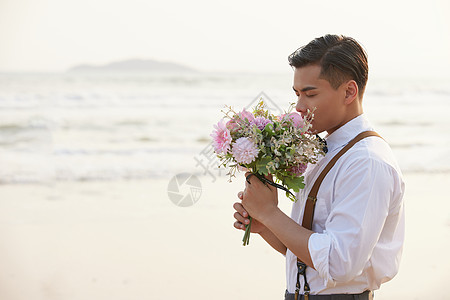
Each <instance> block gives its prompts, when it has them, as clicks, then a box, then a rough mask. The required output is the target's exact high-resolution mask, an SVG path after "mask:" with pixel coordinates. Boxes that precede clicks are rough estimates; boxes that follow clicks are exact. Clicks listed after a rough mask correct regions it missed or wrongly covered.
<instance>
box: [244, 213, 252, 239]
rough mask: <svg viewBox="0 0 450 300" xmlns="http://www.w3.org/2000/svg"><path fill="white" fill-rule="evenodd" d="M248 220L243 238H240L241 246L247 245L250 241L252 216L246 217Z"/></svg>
mask: <svg viewBox="0 0 450 300" xmlns="http://www.w3.org/2000/svg"><path fill="white" fill-rule="evenodd" d="M248 218H249V220H250V223H248V224H247V225H245V233H244V238H243V239H242V242H243V246H247V245H248V243H249V242H250V229H251V227H252V220H253V218H252V217H250V216H249V217H248Z"/></svg>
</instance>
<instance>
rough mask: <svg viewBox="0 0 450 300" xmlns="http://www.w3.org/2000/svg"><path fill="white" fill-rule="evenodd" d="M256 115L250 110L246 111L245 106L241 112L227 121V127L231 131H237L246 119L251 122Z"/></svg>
mask: <svg viewBox="0 0 450 300" xmlns="http://www.w3.org/2000/svg"><path fill="white" fill-rule="evenodd" d="M254 119H255V117H254V116H253V114H252V113H251V112H249V111H246V110H245V108H244V110H243V111H241V112H240V113H237V114H236V115H234V116H233V118H232V119H231V120H230V121H228V122H227V128H228V129H229V130H231V131H235V130H236V129H238V128H239V126H240V125H241V126H243V124H244V122H245V120H248V121H249V122H251V121H253V120H254Z"/></svg>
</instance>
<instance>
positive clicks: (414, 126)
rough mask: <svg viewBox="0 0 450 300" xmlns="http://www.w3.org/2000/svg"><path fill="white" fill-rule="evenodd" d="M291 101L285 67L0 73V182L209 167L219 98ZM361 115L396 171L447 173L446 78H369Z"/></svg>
mask: <svg viewBox="0 0 450 300" xmlns="http://www.w3.org/2000/svg"><path fill="white" fill-rule="evenodd" d="M260 97H263V98H264V100H266V101H268V102H270V103H271V105H272V107H273V109H275V110H277V109H278V110H286V109H288V107H289V104H290V103H292V102H295V101H296V97H295V94H294V93H293V91H292V74H291V72H287V73H285V74H212V73H192V74H164V75H160V74H111V73H102V74H74V73H61V74H0V183H1V184H18V183H47V182H53V181H91V180H128V179H147V178H170V177H172V176H174V175H175V174H178V173H181V172H188V173H194V174H203V175H205V174H209V175H211V177H214V176H225V172H219V171H218V170H216V169H213V165H214V162H213V161H212V157H211V155H210V153H209V154H207V152H208V149H210V142H211V138H210V136H209V135H210V133H211V132H212V130H213V125H214V124H216V123H217V121H218V120H219V119H221V118H222V117H223V114H222V112H221V110H222V109H224V106H225V105H229V106H232V107H233V108H234V109H235V110H241V109H242V108H244V107H248V106H249V105H251V104H254V103H255V101H257V100H258V99H259V98H260ZM363 101H364V106H365V112H366V114H367V115H368V117H369V119H370V120H371V122H372V123H373V125H374V127H375V128H376V130H377V131H378V132H379V133H381V134H382V135H383V137H384V138H385V139H386V140H387V141H388V142H389V143H390V145H391V146H392V148H393V151H394V152H395V154H396V156H397V158H398V161H399V163H400V166H401V168H402V170H403V171H404V172H445V173H449V172H450V158H449V157H450V150H449V149H450V148H449V146H450V116H449V113H450V84H449V82H448V81H445V80H442V81H436V80H434V81H431V80H406V79H395V80H394V79H389V80H388V79H370V81H369V84H368V87H367V90H366V94H365V97H364V100H363Z"/></svg>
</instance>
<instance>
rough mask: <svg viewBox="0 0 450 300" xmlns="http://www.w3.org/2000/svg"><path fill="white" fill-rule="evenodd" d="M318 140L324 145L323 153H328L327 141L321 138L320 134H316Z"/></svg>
mask: <svg viewBox="0 0 450 300" xmlns="http://www.w3.org/2000/svg"><path fill="white" fill-rule="evenodd" d="M316 138H317V139H318V140H319V141H320V142H321V143H322V145H323V146H322V150H323V152H325V153H327V152H328V147H327V141H326V140H325V139H323V138H321V137H320V136H319V135H318V134H316Z"/></svg>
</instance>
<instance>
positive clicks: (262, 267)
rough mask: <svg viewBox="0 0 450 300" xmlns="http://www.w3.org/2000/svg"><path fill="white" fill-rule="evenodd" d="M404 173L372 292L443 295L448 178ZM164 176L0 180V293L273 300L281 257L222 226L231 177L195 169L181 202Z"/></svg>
mask: <svg viewBox="0 0 450 300" xmlns="http://www.w3.org/2000/svg"><path fill="white" fill-rule="evenodd" d="M405 178H406V182H407V193H406V199H405V200H406V213H407V238H406V243H405V249H404V255H403V260H402V263H401V268H400V272H399V274H398V276H397V277H396V278H394V280H392V281H391V282H389V283H386V284H384V285H383V287H382V289H381V290H380V291H378V292H376V299H381V300H382V299H423V298H424V297H427V296H433V298H434V299H448V298H447V297H448V295H447V293H446V292H445V290H444V289H443V288H442V287H443V286H444V284H445V282H446V281H447V278H449V277H450V260H449V259H448V257H447V252H448V251H447V249H448V248H449V246H450V245H449V244H450V213H449V211H450V210H449V208H450V204H449V203H448V197H445V196H444V195H445V191H446V187H447V186H448V185H450V176H449V175H448V174H420V173H409V174H406V175H405ZM169 179H170V178H169ZM169 179H158V180H134V181H117V182H101V181H99V182H81V183H80V182H78V183H76V182H66V183H64V182H60V183H55V184H48V185H23V184H21V185H2V186H0V238H1V242H0V265H1V266H2V268H1V269H2V272H0V299H4V300H22V299H23V300H25V299H26V300H29V299H36V300H39V299H46V300H52V299H67V300H72V299H83V300H89V299H96V300H97V299H108V300H115V299H174V298H176V297H182V299H210V295H212V294H215V297H214V298H215V299H282V295H283V291H284V289H285V274H284V257H283V256H282V255H280V254H278V253H275V252H274V251H273V250H272V249H271V248H269V246H267V245H266V244H265V243H264V242H263V240H262V239H261V238H259V237H258V236H256V235H252V238H251V240H250V245H249V246H247V247H243V246H242V245H241V238H242V234H243V232H241V231H237V230H235V229H234V228H233V227H232V223H233V218H232V213H233V209H232V203H234V202H235V199H236V197H235V195H236V193H237V192H238V191H239V190H240V187H241V186H242V184H241V180H240V179H241V178H238V179H236V180H234V182H233V183H228V182H227V179H226V178H224V177H222V178H219V179H218V180H217V181H216V182H214V183H213V182H212V180H211V178H209V177H199V179H200V181H201V183H202V195H201V198H200V200H199V201H198V202H197V203H196V204H195V205H193V206H191V207H184V208H183V207H177V206H176V205H174V204H173V203H172V202H171V201H170V200H169V197H168V194H167V185H168V182H169ZM280 207H281V208H282V209H283V210H284V211H286V212H289V207H290V203H289V200H287V199H285V198H284V199H280Z"/></svg>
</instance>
